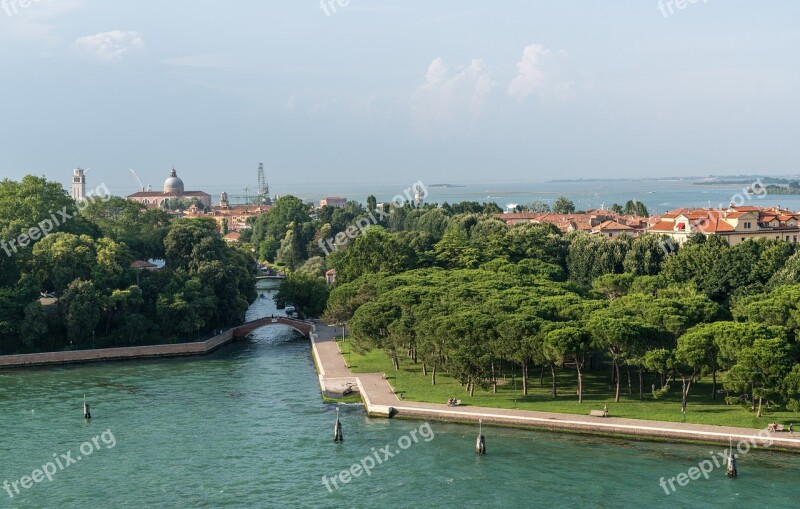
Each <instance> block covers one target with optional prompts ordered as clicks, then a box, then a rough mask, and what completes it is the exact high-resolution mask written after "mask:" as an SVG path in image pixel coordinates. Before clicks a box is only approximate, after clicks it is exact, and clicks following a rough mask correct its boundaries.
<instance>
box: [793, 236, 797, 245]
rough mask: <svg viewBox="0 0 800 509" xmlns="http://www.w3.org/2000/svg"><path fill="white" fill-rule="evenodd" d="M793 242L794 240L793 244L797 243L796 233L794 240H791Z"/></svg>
mask: <svg viewBox="0 0 800 509" xmlns="http://www.w3.org/2000/svg"><path fill="white" fill-rule="evenodd" d="M793 242H794V243H795V244H797V235H795V236H794V240H793Z"/></svg>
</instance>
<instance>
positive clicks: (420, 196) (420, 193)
mask: <svg viewBox="0 0 800 509" xmlns="http://www.w3.org/2000/svg"><path fill="white" fill-rule="evenodd" d="M424 200H425V188H423V187H422V185H420V184H416V185H414V205H416V206H417V207H421V206H422V205H423V203H424Z"/></svg>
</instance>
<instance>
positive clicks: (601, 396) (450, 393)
mask: <svg viewBox="0 0 800 509" xmlns="http://www.w3.org/2000/svg"><path fill="white" fill-rule="evenodd" d="M339 345H340V347H341V349H342V353H343V354H344V356H345V360H348V362H350V369H351V371H353V372H354V373H386V377H387V379H388V380H389V383H390V384H391V385H392V387H394V388H395V390H396V391H397V392H398V393H399V394H400V395H401V396H402V397H403V399H407V400H411V401H422V402H429V403H446V402H447V399H448V398H453V397H454V398H457V399H460V400H461V403H462V404H464V405H474V406H482V407H496V408H518V409H520V410H539V411H545V412H561V413H567V414H581V415H586V414H588V413H589V410H593V409H596V410H602V408H603V406H604V405H608V411H609V415H611V416H613V417H628V418H632V419H647V420H658V421H673V422H689V423H695V424H716V425H722V426H737V427H742V428H766V427H767V424H768V423H770V422H777V423H782V424H783V425H784V426H786V425H788V424H789V423H795V425H800V414H798V413H792V412H786V411H775V412H773V411H770V410H769V409H767V408H764V409H763V417H761V418H760V419H759V418H757V417H756V416H755V413H752V412H750V411H749V409H748V408H744V407H742V406H738V405H726V404H725V398H724V395H722V394H718V395H717V399H716V401H714V400H712V399H711V380H710V378H708V379H703V380H701V381H699V382H697V383H695V384H693V385H692V389H691V392H690V394H689V404H688V406H687V407H686V417H685V419H684V417H683V415H682V414H681V409H680V401H681V394H680V393H681V389H680V386H679V385H675V384H673V387H672V390H671V391H670V393H669V394H668V395H667V396H665V397H664V398H661V399H654V398H653V396H652V394H651V393H650V386H651V384H652V383H653V380H651V379H647V380H646V381H645V394H644V399H643V400H639V394H638V387H639V386H638V376H637V375H636V373H632V376H633V395H628V387H627V375H626V374H625V371H624V370H622V373H621V376H622V380H623V387H622V388H621V392H622V395H621V397H620V402H619V403H615V402H614V391H613V389H611V388H609V386H608V384H609V379H610V377H609V370H608V369H598V370H593V371H586V372H585V373H584V376H583V403H582V404H579V403H578V397H577V394H576V392H577V387H578V381H577V375H576V374H575V372H574V371H573V370H560V371H559V373H558V398H557V399H553V398H552V394H551V378H550V372H549V371H547V372H545V376H544V387H541V386H540V379H539V374H540V371H539V369H536V370H533V369H532V370H531V372H530V376H531V379H530V381H529V387H528V396H523V395H522V380H521V378H520V377H519V375H520V373H519V372H518V371H517V372H516V373H514V374H513V376H512V373H510V372H509V373H505V375H506V376H505V377H503V378H500V380H499V384H498V387H497V394H493V393H492V390H491V387H490V388H489V389H487V390H483V389H481V388H480V387H478V388H476V390H475V396H474V397H470V396H469V394H468V393H467V391H466V390H465V389H464V387H462V386H461V385H460V384H459V383H458V382H457V381H456V380H454V379H453V378H452V377H450V376H449V375H448V374H447V373H444V372H442V371H439V372H438V373H437V375H436V385H431V377H430V371H429V372H428V376H424V375H423V374H422V364H417V365H414V364H412V363H411V362H410V361H407V362H406V363H405V364H401V369H400V370H399V372H397V373H395V370H394V368H393V367H392V363H391V361H390V360H389V358H388V357H387V356H386V354H385V353H384V352H383V351H381V350H373V351H371V352H369V353H368V354H366V355H359V354H357V353H355V352H350V342H349V341H344V342H342V341H340V342H339ZM402 362H403V360H402V359H401V363H402ZM718 380H719V384H718V388H722V382H721V380H722V377H718ZM515 384H516V388H515ZM798 429H799V430H800V428H798Z"/></svg>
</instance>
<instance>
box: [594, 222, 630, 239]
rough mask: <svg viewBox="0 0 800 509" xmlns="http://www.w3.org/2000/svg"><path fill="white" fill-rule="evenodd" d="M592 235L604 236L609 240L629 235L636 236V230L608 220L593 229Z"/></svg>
mask: <svg viewBox="0 0 800 509" xmlns="http://www.w3.org/2000/svg"><path fill="white" fill-rule="evenodd" d="M591 234H592V235H602V236H603V237H608V238H609V239H615V238H617V237H619V236H620V235H628V236H629V237H634V236H636V230H635V229H633V228H631V227H630V226H627V225H624V224H621V223H618V222H616V221H612V220H608V221H603V222H602V223H600V224H598V225H597V226H595V227H593V228H592V231H591Z"/></svg>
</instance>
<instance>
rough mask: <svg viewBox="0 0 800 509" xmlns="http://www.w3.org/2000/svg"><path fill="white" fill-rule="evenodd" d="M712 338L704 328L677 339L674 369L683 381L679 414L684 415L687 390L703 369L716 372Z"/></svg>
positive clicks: (687, 399) (691, 331)
mask: <svg viewBox="0 0 800 509" xmlns="http://www.w3.org/2000/svg"><path fill="white" fill-rule="evenodd" d="M714 346H715V343H714V337H713V335H711V334H708V331H707V330H706V329H704V328H702V327H701V328H698V329H693V330H690V331H689V332H687V333H686V334H684V335H683V336H681V337H680V338H679V339H678V348H677V349H676V350H675V368H676V370H677V371H678V373H679V374H680V375H681V380H682V381H683V387H682V390H683V392H682V398H681V412H682V413H684V414H685V413H686V405H687V404H688V401H689V390H690V389H691V387H692V383H693V382H694V381H695V379H696V378H697V376H698V375H700V373H701V372H702V371H703V369H713V370H714V371H716V358H717V355H716V351H715V348H714Z"/></svg>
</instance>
